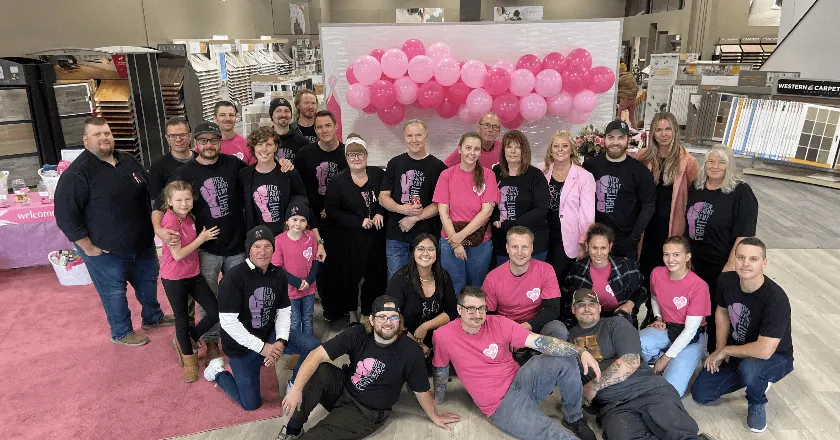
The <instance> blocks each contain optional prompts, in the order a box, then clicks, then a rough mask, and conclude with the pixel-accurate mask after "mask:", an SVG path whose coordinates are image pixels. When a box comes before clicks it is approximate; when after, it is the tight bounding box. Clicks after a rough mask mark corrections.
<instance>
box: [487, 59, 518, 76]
mask: <svg viewBox="0 0 840 440" xmlns="http://www.w3.org/2000/svg"><path fill="white" fill-rule="evenodd" d="M493 67H494V68H496V69H505V70H506V71H507V73H511V72H513V71H514V70H516V69H515V68H514V67H513V63H511V62H510V61H506V60H500V61H496V64H493Z"/></svg>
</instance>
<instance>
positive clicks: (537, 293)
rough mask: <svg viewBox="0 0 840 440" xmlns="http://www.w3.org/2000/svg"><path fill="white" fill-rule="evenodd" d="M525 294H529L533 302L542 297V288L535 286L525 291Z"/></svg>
mask: <svg viewBox="0 0 840 440" xmlns="http://www.w3.org/2000/svg"><path fill="white" fill-rule="evenodd" d="M525 296H527V297H528V299H530V300H531V301H532V302H534V301H536V300H537V298H539V297H540V288H539V287H534V288H533V289H531V290H529V291H527V292H525Z"/></svg>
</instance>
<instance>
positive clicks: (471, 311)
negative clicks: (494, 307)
mask: <svg viewBox="0 0 840 440" xmlns="http://www.w3.org/2000/svg"><path fill="white" fill-rule="evenodd" d="M458 305H459V306H461V308H462V309H464V310H466V311H467V313H469V314H471V315H474V314H475V313H476V312H478V313H487V306H479V307H472V306H470V307H467V306H464V305H461V304H458Z"/></svg>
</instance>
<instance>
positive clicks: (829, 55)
mask: <svg viewBox="0 0 840 440" xmlns="http://www.w3.org/2000/svg"><path fill="white" fill-rule="evenodd" d="M788 1H789V0H785V3H787V2H788ZM799 1H805V0H799ZM782 20H784V15H783V16H782ZM837 41H840V28H838V26H837V1H836V0H817V2H816V3H815V4H814V7H813V9H811V11H810V12H808V14H807V15H805V16H804V17H803V18H802V22H801V23H799V26H797V27H796V29H794V30H793V31H792V32H790V33H789V34H788V35H787V38H785V40H784V41H783V42H782V43H781V44H780V45H779V47H778V48H777V49H776V52H775V53H773V55H772V56H771V57H770V59H769V60H768V61H767V62H766V63H764V66H763V67H762V68H761V70H769V71H787V72H801V73H802V77H803V78H814V79H832V80H839V81H840V57H838V56H837V54H836V51H837Z"/></svg>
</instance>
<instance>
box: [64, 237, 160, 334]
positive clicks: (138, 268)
mask: <svg viewBox="0 0 840 440" xmlns="http://www.w3.org/2000/svg"><path fill="white" fill-rule="evenodd" d="M76 252H78V253H79V255H81V256H82V260H83V261H84V262H85V265H86V266H87V270H88V273H89V274H90V278H91V280H93V285H94V287H96V291H97V292H98V293H99V299H100V300H102V307H103V308H104V309H105V316H106V317H107V318H108V325H110V326H111V339H112V340H117V339H122V338H124V337H126V336H128V335H129V334H131V333H132V332H134V327H133V326H132V325H131V311H130V310H129V309H128V298H126V296H125V295H126V290H127V283H130V284H131V287H133V288H134V294H135V295H136V296H137V301H138V302H139V303H140V305H141V306H142V307H143V308H142V311H141V313H140V316H141V317H142V318H143V320H142V321H143V324H145V325H154V324H157V323H158V322H160V321H161V320H162V319H163V311H162V310H161V309H160V303H159V302H158V300H157V279H158V272H159V271H160V266H159V263H158V257H157V252H156V250H155V247H154V246H151V247H149V248H148V249H146V250H144V251H142V252H140V253H138V254H136V255H117V254H106V253H103V254H102V255H99V256H96V257H89V256H87V255H85V253H84V251H82V249H81V248H80V247H79V246H76Z"/></svg>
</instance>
